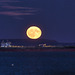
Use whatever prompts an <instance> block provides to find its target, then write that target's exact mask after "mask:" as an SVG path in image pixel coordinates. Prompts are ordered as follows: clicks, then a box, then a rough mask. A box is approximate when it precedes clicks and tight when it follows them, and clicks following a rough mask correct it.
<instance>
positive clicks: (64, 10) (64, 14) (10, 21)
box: [0, 0, 75, 42]
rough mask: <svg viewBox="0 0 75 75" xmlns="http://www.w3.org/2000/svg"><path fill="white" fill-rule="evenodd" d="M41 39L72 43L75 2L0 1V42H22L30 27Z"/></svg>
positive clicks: (74, 39)
mask: <svg viewBox="0 0 75 75" xmlns="http://www.w3.org/2000/svg"><path fill="white" fill-rule="evenodd" d="M32 25H36V26H38V27H40V29H41V30H42V33H43V34H42V36H41V37H40V38H44V39H50V40H56V41H58V42H75V0H0V39H24V38H27V36H26V34H25V31H26V29H27V28H28V27H29V26H32Z"/></svg>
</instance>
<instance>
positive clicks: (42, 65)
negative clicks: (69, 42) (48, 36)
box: [0, 52, 75, 75]
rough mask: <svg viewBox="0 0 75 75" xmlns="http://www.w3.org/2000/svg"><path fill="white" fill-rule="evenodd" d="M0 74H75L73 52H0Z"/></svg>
mask: <svg viewBox="0 0 75 75" xmlns="http://www.w3.org/2000/svg"><path fill="white" fill-rule="evenodd" d="M0 75H75V52H0Z"/></svg>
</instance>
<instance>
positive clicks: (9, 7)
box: [1, 5, 34, 9]
mask: <svg viewBox="0 0 75 75" xmlns="http://www.w3.org/2000/svg"><path fill="white" fill-rule="evenodd" d="M1 7H2V8H6V9H34V8H31V7H18V6H7V5H6V6H5V5H3V6H1Z"/></svg>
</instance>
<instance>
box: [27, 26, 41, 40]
mask: <svg viewBox="0 0 75 75" xmlns="http://www.w3.org/2000/svg"><path fill="white" fill-rule="evenodd" d="M26 34H27V36H28V37H29V38H30V39H38V38H39V37H40V36H41V35H42V31H41V29H40V28H38V27H37V26H31V27H29V28H28V29H27V31H26Z"/></svg>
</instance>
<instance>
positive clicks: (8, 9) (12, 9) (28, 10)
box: [0, 0, 39, 19]
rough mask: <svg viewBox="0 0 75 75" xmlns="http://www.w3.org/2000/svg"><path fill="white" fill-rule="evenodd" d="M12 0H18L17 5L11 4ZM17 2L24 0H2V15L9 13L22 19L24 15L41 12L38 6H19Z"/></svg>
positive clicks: (0, 4)
mask: <svg viewBox="0 0 75 75" xmlns="http://www.w3.org/2000/svg"><path fill="white" fill-rule="evenodd" d="M10 2H12V3H13V2H14V3H15V2H16V6H14V5H10V4H11V3H10ZM17 2H19V3H20V2H23V0H20V1H19V0H0V8H1V9H2V10H1V11H0V15H8V16H12V17H17V18H19V19H22V15H36V14H37V13H38V12H39V9H37V8H32V7H26V6H17ZM14 3H13V4H14Z"/></svg>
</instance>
